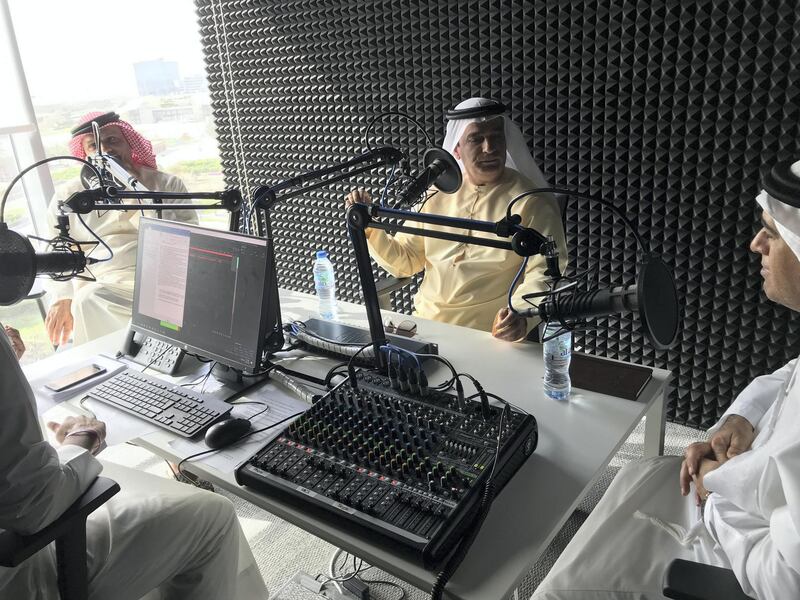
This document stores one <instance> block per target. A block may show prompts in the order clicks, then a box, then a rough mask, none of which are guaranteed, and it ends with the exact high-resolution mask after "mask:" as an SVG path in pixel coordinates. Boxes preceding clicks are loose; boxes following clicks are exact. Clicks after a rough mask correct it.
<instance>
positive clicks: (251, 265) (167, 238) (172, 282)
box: [131, 218, 282, 373]
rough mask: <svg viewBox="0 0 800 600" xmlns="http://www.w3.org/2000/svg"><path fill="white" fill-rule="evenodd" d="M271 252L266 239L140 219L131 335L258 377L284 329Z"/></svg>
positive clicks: (157, 220)
mask: <svg viewBox="0 0 800 600" xmlns="http://www.w3.org/2000/svg"><path fill="white" fill-rule="evenodd" d="M270 253H271V245H270V244H269V243H268V240H266V239H264V238H259V237H253V236H249V235H245V234H242V233H234V232H229V231H219V230H214V229H207V228H204V227H199V226H197V225H187V224H185V223H176V222H172V221H163V220H159V219H148V218H142V219H141V220H140V223H139V247H138V251H137V259H136V279H135V289H134V295H133V316H132V324H131V327H132V329H133V330H134V331H138V332H139V333H142V334H145V335H148V336H151V337H154V338H156V339H160V340H163V341H166V342H169V343H171V344H173V345H175V346H178V347H180V348H182V349H183V350H186V351H187V352H191V353H196V354H199V355H201V356H204V357H206V358H210V359H212V360H215V361H217V362H219V363H221V364H223V365H226V366H228V367H231V368H233V369H237V370H241V371H242V372H245V373H253V372H257V371H259V370H260V369H261V366H262V358H263V352H264V350H265V349H267V350H270V344H271V342H270V341H268V340H270V338H271V337H272V334H273V332H274V330H275V329H277V330H278V331H280V325H281V324H280V307H279V304H278V295H277V289H278V287H277V286H278V284H277V279H276V274H275V266H274V259H273V257H272V256H271V255H270ZM281 342H282V340H281Z"/></svg>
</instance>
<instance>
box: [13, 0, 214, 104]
mask: <svg viewBox="0 0 800 600" xmlns="http://www.w3.org/2000/svg"><path fill="white" fill-rule="evenodd" d="M8 3H9V8H10V11H11V18H12V21H13V23H14V29H15V32H16V36H17V42H18V44H19V49H20V55H21V57H22V65H23V68H24V69H25V75H26V77H27V80H28V87H29V89H30V92H31V96H32V98H33V102H34V104H36V105H41V104H56V103H61V102H74V101H86V100H94V99H103V98H107V97H112V96H113V97H119V96H136V95H138V93H137V91H136V78H135V76H134V71H133V63H135V62H140V61H146V60H158V59H163V60H165V61H175V62H177V63H178V68H179V73H180V76H181V77H185V76H187V75H199V74H202V73H203V72H204V67H203V54H202V48H201V44H200V32H199V27H198V23H197V15H196V14H195V6H194V2H193V0H137V1H136V2H132V1H131V0H103V1H99V0H69V1H64V0H61V1H59V0H8ZM44 15H46V18H43V16H44Z"/></svg>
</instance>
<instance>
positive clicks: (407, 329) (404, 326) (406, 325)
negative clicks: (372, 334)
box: [383, 319, 417, 337]
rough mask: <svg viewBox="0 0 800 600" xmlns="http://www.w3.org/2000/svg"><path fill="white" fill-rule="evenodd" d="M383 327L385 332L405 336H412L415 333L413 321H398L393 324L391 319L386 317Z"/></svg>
mask: <svg viewBox="0 0 800 600" xmlns="http://www.w3.org/2000/svg"><path fill="white" fill-rule="evenodd" d="M383 328H384V329H385V330H386V333H394V334H395V335H402V336H405V337H414V335H415V334H416V333H417V324H416V323H414V321H400V322H399V323H397V324H396V325H395V324H394V323H393V322H392V320H391V319H387V320H386V321H384V322H383Z"/></svg>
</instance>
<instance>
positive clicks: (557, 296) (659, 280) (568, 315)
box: [519, 254, 678, 350]
mask: <svg viewBox="0 0 800 600" xmlns="http://www.w3.org/2000/svg"><path fill="white" fill-rule="evenodd" d="M568 288H569V289H568V290H567V289H566V288H563V289H562V290H559V289H556V290H553V291H552V292H537V293H535V294H530V295H526V296H523V298H531V297H541V296H544V300H542V302H540V303H539V305H538V306H537V307H535V308H529V309H527V310H523V311H519V314H520V315H522V316H525V317H531V316H539V317H541V318H542V320H544V321H548V322H549V321H554V322H559V323H561V324H562V325H566V326H567V327H568V328H571V326H574V325H575V324H576V322H578V321H580V320H583V319H588V318H593V317H603V316H607V315H615V314H619V313H625V312H635V313H638V315H639V320H640V321H641V322H642V330H643V333H644V335H645V337H646V338H647V339H648V340H650V344H652V346H653V347H654V348H657V349H658V350H666V349H667V348H669V347H671V346H672V344H673V342H675V338H676V337H677V336H678V293H677V291H676V290H675V282H674V281H673V279H672V274H671V273H670V272H669V269H668V268H667V265H665V264H664V262H663V261H662V260H661V259H659V258H655V257H654V256H651V255H647V254H646V255H644V257H643V258H642V260H641V262H640V263H639V277H638V278H637V280H636V283H635V284H634V285H629V286H617V287H613V288H595V289H592V290H586V291H583V292H577V291H575V289H576V288H575V287H574V285H570V286H568Z"/></svg>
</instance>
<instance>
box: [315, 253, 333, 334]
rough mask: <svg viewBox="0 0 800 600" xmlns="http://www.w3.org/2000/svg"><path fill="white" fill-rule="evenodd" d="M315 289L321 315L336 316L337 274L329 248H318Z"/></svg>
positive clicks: (324, 317)
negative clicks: (334, 270)
mask: <svg viewBox="0 0 800 600" xmlns="http://www.w3.org/2000/svg"><path fill="white" fill-rule="evenodd" d="M314 289H316V290H317V298H319V315H320V316H321V317H322V318H323V319H328V320H331V319H335V318H336V313H337V310H336V276H335V275H334V273H333V264H332V263H331V261H330V259H329V258H328V251H327V250H318V251H317V259H316V260H315V261H314Z"/></svg>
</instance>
